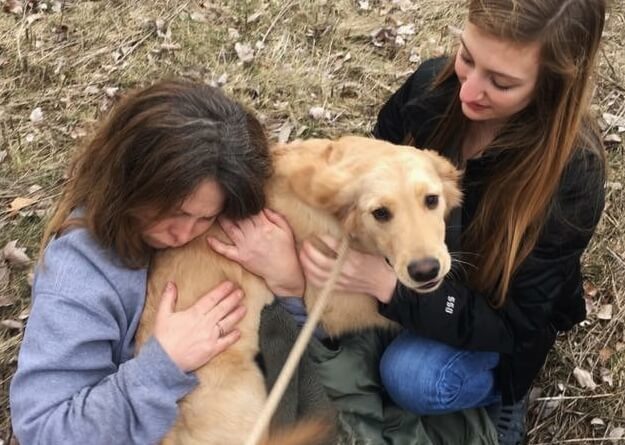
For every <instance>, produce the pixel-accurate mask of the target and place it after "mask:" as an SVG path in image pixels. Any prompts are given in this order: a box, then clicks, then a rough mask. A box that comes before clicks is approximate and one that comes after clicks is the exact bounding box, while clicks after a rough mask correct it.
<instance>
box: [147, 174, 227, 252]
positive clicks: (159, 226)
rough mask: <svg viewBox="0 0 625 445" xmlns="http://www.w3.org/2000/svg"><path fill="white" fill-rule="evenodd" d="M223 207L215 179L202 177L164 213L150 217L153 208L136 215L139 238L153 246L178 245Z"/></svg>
mask: <svg viewBox="0 0 625 445" xmlns="http://www.w3.org/2000/svg"><path fill="white" fill-rule="evenodd" d="M223 207H224V194H223V191H222V190H221V187H220V186H219V184H217V182H215V181H212V180H206V181H203V182H202V183H200V185H199V186H198V187H197V188H196V189H195V190H194V191H193V192H192V193H191V194H190V195H189V196H188V197H187V198H186V199H185V200H184V201H183V202H182V204H181V205H180V206H179V207H177V208H175V209H172V210H171V211H170V212H169V213H167V214H166V215H165V216H164V217H161V218H160V219H157V220H155V221H154V220H153V218H155V214H156V212H150V211H147V212H145V213H144V214H142V215H140V216H139V219H140V221H141V222H142V225H143V226H144V229H143V230H142V232H141V233H142V237H143V241H144V242H145V243H146V244H147V245H149V246H151V247H153V248H155V249H164V248H166V247H180V246H183V245H185V244H187V243H188V242H189V241H191V240H193V239H194V238H196V237H197V236H198V235H201V234H202V233H204V232H205V231H206V230H208V228H209V227H210V226H211V225H212V224H213V222H215V219H216V218H217V216H218V215H219V213H221V211H222V209H223Z"/></svg>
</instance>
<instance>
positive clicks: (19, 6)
mask: <svg viewBox="0 0 625 445" xmlns="http://www.w3.org/2000/svg"><path fill="white" fill-rule="evenodd" d="M2 10H3V11H4V12H6V13H8V14H17V15H22V13H23V12H24V4H23V2H21V1H20V0H4V4H3V5H2Z"/></svg>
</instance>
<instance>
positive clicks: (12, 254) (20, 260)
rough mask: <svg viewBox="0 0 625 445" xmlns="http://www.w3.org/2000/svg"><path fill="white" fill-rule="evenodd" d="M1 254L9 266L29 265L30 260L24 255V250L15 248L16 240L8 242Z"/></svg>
mask: <svg viewBox="0 0 625 445" xmlns="http://www.w3.org/2000/svg"><path fill="white" fill-rule="evenodd" d="M2 252H3V253H4V257H5V258H6V260H7V261H8V262H9V264H11V265H13V266H18V267H20V266H27V265H28V264H30V258H29V257H28V255H26V248H25V247H17V240H13V241H9V242H8V243H7V245H6V246H4V249H2Z"/></svg>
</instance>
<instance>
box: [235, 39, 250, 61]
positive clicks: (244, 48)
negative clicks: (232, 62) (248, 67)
mask: <svg viewBox="0 0 625 445" xmlns="http://www.w3.org/2000/svg"><path fill="white" fill-rule="evenodd" d="M234 50H235V51H236V53H237V56H238V57H239V60H240V61H241V62H243V63H249V62H251V61H252V60H254V50H253V49H252V47H251V46H250V45H248V44H247V43H240V42H237V43H235V44H234Z"/></svg>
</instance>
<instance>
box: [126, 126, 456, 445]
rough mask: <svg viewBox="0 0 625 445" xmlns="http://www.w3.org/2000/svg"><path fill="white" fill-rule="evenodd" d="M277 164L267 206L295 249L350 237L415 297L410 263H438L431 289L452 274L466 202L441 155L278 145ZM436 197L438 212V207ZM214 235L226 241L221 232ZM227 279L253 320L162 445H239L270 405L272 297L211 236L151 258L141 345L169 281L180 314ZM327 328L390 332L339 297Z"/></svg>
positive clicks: (369, 306) (361, 298)
mask: <svg viewBox="0 0 625 445" xmlns="http://www.w3.org/2000/svg"><path fill="white" fill-rule="evenodd" d="M272 156H273V162H274V168H275V172H274V175H273V176H272V178H271V180H270V182H269V184H268V186H267V189H266V191H267V196H268V204H269V207H270V208H272V209H274V210H276V211H278V212H280V213H281V214H283V215H284V216H285V217H286V218H287V220H288V221H289V223H290V224H291V227H292V229H293V232H294V234H295V237H296V241H297V242H298V243H300V242H301V241H302V240H304V239H311V238H314V237H318V236H320V235H324V234H328V235H331V236H334V237H336V238H340V237H341V236H342V234H343V233H347V234H348V235H349V236H350V242H351V245H352V246H353V247H355V248H356V249H359V250H362V251H365V252H369V253H372V254H377V255H383V256H385V257H386V258H387V259H388V261H389V263H390V264H391V265H392V266H393V268H394V270H395V272H396V274H397V277H398V279H399V280H400V281H401V282H402V283H404V284H405V285H407V286H409V287H412V288H416V289H418V288H419V287H420V286H422V285H423V284H424V283H419V282H416V281H415V280H414V279H413V278H412V277H411V274H410V273H409V271H408V265H409V264H411V263H412V262H414V261H419V260H421V259H423V258H434V259H436V260H438V262H439V263H440V272H439V274H438V276H437V277H436V279H435V280H430V283H431V282H432V281H435V282H436V281H438V280H440V279H442V277H443V276H444V275H445V274H446V273H447V272H448V271H449V268H450V263H451V261H450V256H449V253H448V252H447V248H446V246H445V243H444V236H445V225H444V216H445V214H446V212H447V211H448V210H449V209H451V208H452V207H454V206H456V205H458V203H459V201H460V197H461V195H460V192H459V190H458V185H457V182H458V177H459V172H458V171H457V170H456V169H455V168H454V167H453V166H452V165H451V164H450V163H449V162H448V161H446V160H445V159H443V158H442V157H440V156H439V155H437V154H436V153H433V152H429V151H423V150H416V149H414V148H412V147H404V146H396V145H392V144H389V143H386V142H382V141H377V140H373V139H367V138H362V137H344V138H341V139H338V140H336V141H330V140H308V141H296V142H293V143H291V144H286V145H277V146H275V147H274V148H273V149H272ZM434 195H435V196H437V197H438V204H437V205H432V198H431V197H432V196H434ZM428 197H429V198H428ZM380 208H385V209H386V211H387V213H386V216H388V215H389V214H390V216H391V217H390V219H388V221H380V220H378V219H380V218H378V219H376V218H375V216H374V214H375V211H376V210H377V209H380ZM378 216H379V214H378ZM383 219H387V218H383ZM209 233H210V234H211V235H213V236H215V237H218V238H220V239H222V240H225V235H224V234H223V232H222V231H221V229H220V227H219V225H217V224H215V225H213V227H212V228H211V229H210V231H209ZM226 279H228V280H231V281H233V282H235V283H238V284H239V286H241V288H242V289H243V290H244V292H245V302H244V304H245V306H246V307H247V315H246V316H245V318H244V319H243V321H242V322H241V323H240V325H239V329H240V331H241V334H242V335H241V339H240V340H239V341H238V342H237V343H236V344H234V345H233V346H232V347H230V348H229V349H228V350H227V351H225V352H223V353H222V354H220V355H219V356H217V357H216V358H214V359H213V360H212V361H211V362H210V363H208V364H207V365H205V366H203V367H201V368H200V369H198V370H197V377H198V379H199V381H200V384H199V386H198V387H197V388H196V389H195V390H194V391H193V392H192V393H191V394H189V395H188V396H187V397H185V398H184V399H183V400H182V401H181V403H180V415H179V418H178V421H177V423H176V425H175V426H174V428H173V430H172V431H171V432H170V433H169V434H168V436H167V438H166V439H165V441H164V443H166V444H185V445H190V444H203V445H207V444H214V445H223V444H229V445H237V444H242V443H243V442H244V440H245V438H246V435H247V434H249V432H250V430H251V426H252V425H253V423H254V421H255V420H256V417H257V416H258V413H259V412H260V410H261V408H262V406H263V404H264V402H265V399H266V390H265V384H264V380H263V376H262V374H261V371H260V370H259V369H258V367H257V366H256V363H255V361H254V357H255V356H256V354H257V353H258V329H259V323H260V312H261V309H262V308H263V307H264V306H265V305H267V304H269V303H271V302H272V300H273V298H274V296H273V295H272V294H271V292H270V291H269V289H268V288H267V287H266V286H265V284H264V282H263V281H262V280H261V279H260V278H258V277H257V276H255V275H253V274H251V273H249V272H247V271H245V270H244V269H242V268H241V267H240V266H239V265H238V264H236V263H234V262H232V261H229V260H227V259H226V258H224V257H222V256H220V255H218V254H217V253H215V252H212V251H211V250H210V249H209V248H208V246H207V244H206V237H205V236H201V237H199V238H197V239H196V240H194V241H193V242H191V243H189V244H188V245H186V246H184V247H182V248H178V249H171V250H165V251H162V252H160V253H159V254H158V255H156V257H155V258H154V262H153V264H152V267H151V271H150V275H149V283H148V295H147V299H146V304H145V309H144V313H143V318H142V320H141V325H140V327H139V332H138V334H137V344H138V345H140V344H142V343H143V342H145V340H146V339H147V337H148V336H149V335H150V333H151V331H152V326H153V322H154V316H155V313H156V309H157V306H158V304H159V300H160V296H161V292H162V289H163V288H164V286H165V283H166V282H167V280H173V281H174V282H176V283H177V285H178V291H179V295H178V301H177V310H182V309H185V308H187V307H189V306H190V305H192V304H193V303H194V302H195V300H196V299H197V298H198V297H200V296H201V295H203V294H204V293H206V292H207V291H209V290H210V289H212V288H213V287H215V285H217V284H218V283H219V282H221V281H223V280H226ZM318 291H319V290H318V289H315V288H313V287H312V286H307V289H306V293H305V296H304V300H305V304H306V306H307V307H309V308H310V307H312V305H313V304H314V302H315V299H316V296H317V295H318ZM321 324H322V325H323V327H324V329H325V331H326V332H327V333H329V334H330V335H332V336H337V335H340V334H341V333H344V332H346V331H354V330H358V329H362V328H365V327H369V326H389V325H390V322H389V321H388V320H386V319H385V318H383V317H382V316H380V315H379V314H378V311H377V302H376V301H375V300H374V299H373V298H371V297H368V296H365V295H362V294H353V293H352V294H350V293H342V294H341V295H334V296H333V297H332V298H331V300H330V302H329V304H328V307H327V309H326V311H325V312H324V315H323V317H322V321H321ZM272 443H275V442H274V441H273V440H272Z"/></svg>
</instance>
